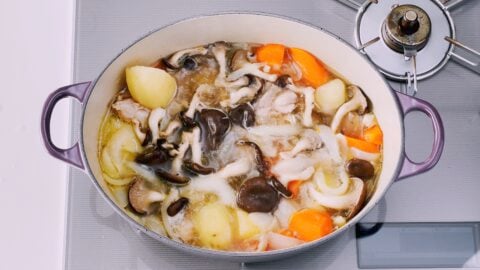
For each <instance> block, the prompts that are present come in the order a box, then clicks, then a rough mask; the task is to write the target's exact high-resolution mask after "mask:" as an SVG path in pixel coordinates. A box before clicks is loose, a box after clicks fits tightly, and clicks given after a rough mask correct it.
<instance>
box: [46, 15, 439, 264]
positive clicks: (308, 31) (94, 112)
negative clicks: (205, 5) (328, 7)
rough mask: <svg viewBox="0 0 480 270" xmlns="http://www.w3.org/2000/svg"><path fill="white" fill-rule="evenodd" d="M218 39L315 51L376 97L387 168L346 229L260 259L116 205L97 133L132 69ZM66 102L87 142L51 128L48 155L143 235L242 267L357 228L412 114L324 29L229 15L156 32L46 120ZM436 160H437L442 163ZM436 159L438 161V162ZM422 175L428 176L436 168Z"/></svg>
mask: <svg viewBox="0 0 480 270" xmlns="http://www.w3.org/2000/svg"><path fill="white" fill-rule="evenodd" d="M219 40H224V41H228V42H254V43H281V44H285V45H287V46H290V47H299V48H303V49H305V50H307V51H310V52H311V53H313V54H314V55H315V56H317V57H318V58H319V59H321V60H322V61H323V62H324V63H325V64H326V65H328V66H329V67H331V68H332V69H333V70H335V71H337V72H338V73H339V74H341V75H342V76H343V77H345V78H347V79H348V80H349V81H350V82H351V83H353V84H356V85H358V86H360V87H361V89H362V90H363V91H364V93H365V94H366V95H367V96H368V97H369V98H370V100H371V102H372V104H373V111H374V113H375V115H376V116H377V118H378V122H379V124H380V126H381V128H382V130H383V133H384V150H383V168H382V171H381V174H380V177H379V180H378V184H377V187H376V191H375V193H374V195H373V196H372V198H371V199H370V201H369V202H368V203H367V205H366V206H365V207H364V208H363V209H362V210H361V211H360V212H359V213H358V214H357V215H356V216H355V217H354V218H353V219H352V220H350V221H349V222H348V223H347V225H345V226H344V227H342V228H341V229H339V230H337V231H335V232H333V233H331V234H330V235H328V236H326V237H324V238H322V239H319V240H317V241H314V242H310V243H307V244H304V245H301V246H298V247H294V248H291V249H285V250H278V251H268V252H261V253H245V252H224V251H215V250H207V249H201V248H196V247H191V246H189V245H185V244H183V243H179V242H176V241H173V240H171V239H169V238H167V237H165V236H162V235H158V234H156V233H154V232H152V231H149V230H148V229H146V228H144V227H143V226H142V225H141V224H139V223H137V222H135V221H134V220H133V219H131V218H130V217H129V216H127V215H126V214H125V213H124V211H123V209H122V207H119V206H118V205H117V204H116V203H115V199H114V198H113V195H112V194H110V191H109V189H108V188H107V187H106V183H105V181H104V179H103V177H102V173H101V169H100V165H99V160H98V155H97V153H98V130H99V128H100V125H101V123H102V119H103V117H104V115H105V113H106V110H107V108H108V105H109V102H110V101H111V100H112V98H113V96H114V95H115V94H116V93H117V92H118V91H119V89H121V88H122V87H123V86H124V73H125V72H124V71H125V68H126V67H128V66H131V65H135V64H141V65H149V64H152V63H154V62H155V61H156V60H157V59H159V58H161V57H164V56H166V55H168V54H170V53H172V52H175V51H178V50H180V49H184V48H189V47H193V46H197V45H203V44H207V43H211V42H215V41H219ZM77 88H83V90H84V91H83V92H82V90H79V91H80V92H81V93H79V92H78V91H77V90H78V89H77ZM62 89H63V90H62ZM65 89H67V90H65ZM75 89H77V90H75ZM61 91H64V92H63V95H62V94H59V93H62V92H61ZM56 93H57V94H56ZM65 96H73V97H75V98H77V99H79V100H81V101H82V103H83V107H84V111H83V118H82V122H81V125H82V127H81V130H82V135H81V140H80V143H79V144H76V145H75V146H73V147H72V148H70V149H65V150H63V149H59V148H56V147H55V146H54V145H53V144H52V142H51V140H50V138H49V128H47V127H45V128H44V127H42V132H43V135H44V139H45V144H46V145H47V149H48V150H49V152H50V153H51V154H52V155H54V156H56V157H57V158H60V159H62V160H64V161H67V162H69V163H71V164H73V165H75V166H77V167H80V168H84V169H85V170H86V171H87V172H88V173H89V175H90V177H91V179H92V180H93V183H94V184H95V186H96V187H97V188H98V190H99V191H100V193H101V194H102V195H103V197H104V198H105V199H106V200H107V202H109V204H110V205H111V206H112V207H113V208H114V209H115V210H116V211H117V212H118V213H119V214H120V215H121V216H122V217H123V218H124V219H125V220H127V221H128V222H130V223H131V224H132V225H133V226H134V227H136V228H137V229H138V230H141V231H143V232H145V233H146V234H148V235H149V236H151V237H153V238H155V239H157V240H158V241H160V242H162V243H164V244H167V245H169V246H172V247H175V248H177V249H180V250H183V251H186V252H189V253H193V254H197V255H202V256H208V257H213V258H217V259H226V260H231V261H241V262H253V261H266V260H273V259H276V258H280V257H285V256H287V255H293V254H296V253H298V252H301V251H305V250H307V249H310V248H312V247H314V246H318V245H320V244H322V243H324V242H325V241H328V240H329V239H332V238H334V237H336V236H337V235H339V234H341V233H342V232H344V231H346V230H348V228H349V227H351V226H352V225H354V224H355V223H356V222H357V221H358V220H359V219H361V218H362V217H363V216H365V214H366V213H367V212H369V211H370V210H371V209H372V207H374V206H375V204H376V203H377V202H378V201H379V200H380V199H381V198H382V196H383V195H384V193H385V191H386V190H387V188H388V187H389V186H390V185H391V184H392V182H393V181H395V180H396V179H397V177H398V176H399V173H400V171H401V169H402V164H403V163H404V157H405V156H404V127H403V115H404V111H405V109H403V110H402V107H401V104H400V102H399V99H398V98H397V96H396V95H395V94H394V93H393V92H392V91H391V90H390V88H389V86H388V84H387V83H386V82H385V80H384V78H383V77H382V76H381V75H380V74H379V73H378V72H377V70H376V69H375V68H374V66H372V65H371V64H370V63H369V62H368V61H367V60H366V58H364V57H363V56H362V55H361V54H360V53H358V52H357V51H356V50H355V49H354V48H353V47H351V46H350V45H349V44H347V43H346V42H344V41H342V40H341V39H339V38H338V37H336V36H334V35H332V34H330V33H328V32H326V31H324V30H323V29H319V28H316V27H314V26H310V25H307V24H305V23H301V22H298V21H295V20H291V19H285V18H281V17H277V16H272V15H265V14H243V13H240V14H239V13H235V14H231V13H229V14H220V15H212V16H202V17H197V18H192V19H187V20H184V21H180V22H178V23H175V24H171V25H168V26H166V27H163V28H161V29H159V30H157V31H154V32H151V33H149V34H148V35H146V36H145V37H143V38H142V39H140V40H138V41H137V42H135V43H134V44H133V45H131V46H130V47H128V48H127V49H126V50H124V51H123V52H122V53H121V54H120V55H118V56H117V57H116V58H115V59H114V60H113V61H112V62H111V63H110V64H109V65H108V66H107V67H106V68H105V70H104V71H103V73H102V74H100V76H99V77H98V78H97V80H96V81H94V82H93V83H91V84H88V83H86V84H77V85H73V86H68V87H65V88H61V89H59V90H58V91H57V92H55V93H54V94H52V96H51V97H50V98H49V100H48V101H47V103H46V105H45V107H46V109H45V110H44V115H43V117H44V118H45V119H44V122H45V120H48V121H49V114H48V112H49V109H48V108H49V106H51V107H53V105H54V103H55V102H56V101H58V100H59V99H61V98H63V97H65ZM404 99H405V102H403V101H402V104H403V103H405V104H407V106H410V107H412V105H411V103H412V102H410V98H408V97H404ZM400 101H401V100H400ZM420 102H421V101H420ZM52 104H53V105H52ZM412 108H413V107H412ZM410 109H411V108H410ZM413 109H415V108H413ZM433 110H434V109H433ZM50 113H51V112H50ZM434 113H436V111H434ZM429 116H430V115H429ZM48 121H47V122H48ZM440 127H441V122H440ZM441 130H443V129H441ZM441 135H442V134H441ZM441 139H442V140H441V142H440V143H441V145H440V146H443V137H442V138H441ZM437 148H438V147H437ZM440 148H441V147H440ZM437 150H438V149H437ZM62 151H63V152H62ZM437 152H438V151H437ZM440 152H441V149H440ZM435 158H436V159H437V160H438V158H437V157H435ZM437 160H434V162H431V163H436V161H437ZM405 161H408V162H410V161H409V160H408V159H405ZM410 163H411V162H410ZM412 164H413V165H412V166H414V165H415V163H412ZM430 165H431V164H430ZM433 165H434V164H433ZM433 165H432V166H433ZM417 169H418V168H417ZM423 169H424V170H423V171H425V170H426V169H429V168H426V169H425V168H423ZM417 171H418V170H417ZM413 173H415V168H413V169H412V168H410V174H408V172H407V173H405V176H408V175H411V174H413Z"/></svg>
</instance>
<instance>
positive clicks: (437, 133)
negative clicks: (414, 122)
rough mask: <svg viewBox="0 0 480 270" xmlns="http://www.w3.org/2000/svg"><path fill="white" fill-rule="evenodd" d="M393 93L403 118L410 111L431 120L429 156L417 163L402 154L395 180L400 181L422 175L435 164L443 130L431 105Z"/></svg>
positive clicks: (442, 138)
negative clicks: (431, 140) (417, 112)
mask: <svg viewBox="0 0 480 270" xmlns="http://www.w3.org/2000/svg"><path fill="white" fill-rule="evenodd" d="M395 93H396V94H397V97H398V99H399V100H400V104H401V106H402V110H403V115H404V116H405V115H407V114H408V113H409V112H412V111H419V112H423V113H425V114H426V115H427V116H428V117H429V118H430V120H432V124H433V146H432V152H431V153H430V156H429V157H428V158H427V159H426V160H425V161H422V162H419V163H417V162H414V161H412V160H410V158H408V156H407V153H404V160H403V166H402V170H401V171H400V174H399V176H398V178H397V180H401V179H403V178H406V177H410V176H413V175H417V174H421V173H424V172H426V171H428V170H430V169H431V168H433V167H434V166H435V165H436V164H437V162H438V160H439V159H440V156H441V155H442V152H443V146H444V144H445V130H444V128H443V122H442V119H441V117H440V114H439V113H438V111H437V109H435V107H434V106H433V105H432V104H430V103H428V102H426V101H424V100H421V99H418V98H414V97H411V96H407V95H405V94H402V93H399V92H395Z"/></svg>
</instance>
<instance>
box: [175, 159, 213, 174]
mask: <svg viewBox="0 0 480 270" xmlns="http://www.w3.org/2000/svg"><path fill="white" fill-rule="evenodd" d="M182 168H183V169H185V170H187V171H189V172H191V173H194V174H211V173H214V172H215V169H214V168H210V167H205V166H203V165H200V164H197V163H195V162H192V161H188V160H185V161H183V164H182Z"/></svg>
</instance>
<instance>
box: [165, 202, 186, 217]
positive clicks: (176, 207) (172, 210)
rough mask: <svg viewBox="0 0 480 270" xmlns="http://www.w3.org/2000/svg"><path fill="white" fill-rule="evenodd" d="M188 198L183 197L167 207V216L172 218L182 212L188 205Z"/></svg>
mask: <svg viewBox="0 0 480 270" xmlns="http://www.w3.org/2000/svg"><path fill="white" fill-rule="evenodd" d="M188 202H189V201H188V198H185V197H181V198H180V199H178V200H176V201H174V202H172V203H171V204H170V205H169V206H168V207H167V214H168V215H169V216H171V217H173V216H175V215H176V214H178V213H179V212H180V211H182V209H183V208H185V207H186V206H187V204H188Z"/></svg>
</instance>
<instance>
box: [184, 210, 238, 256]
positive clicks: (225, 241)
mask: <svg viewBox="0 0 480 270" xmlns="http://www.w3.org/2000/svg"><path fill="white" fill-rule="evenodd" d="M233 221H234V216H233V215H232V213H231V211H230V210H229V209H228V208H227V207H226V206H225V205H223V204H220V203H211V204H207V205H205V206H203V207H202V208H201V209H200V210H199V211H198V212H196V213H195V214H194V216H193V222H194V225H195V229H196V231H197V233H198V239H199V241H200V244H201V245H202V246H204V247H208V248H214V249H227V248H228V247H229V246H230V245H231V244H232V240H233V237H234V233H233V229H232V223H233Z"/></svg>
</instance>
